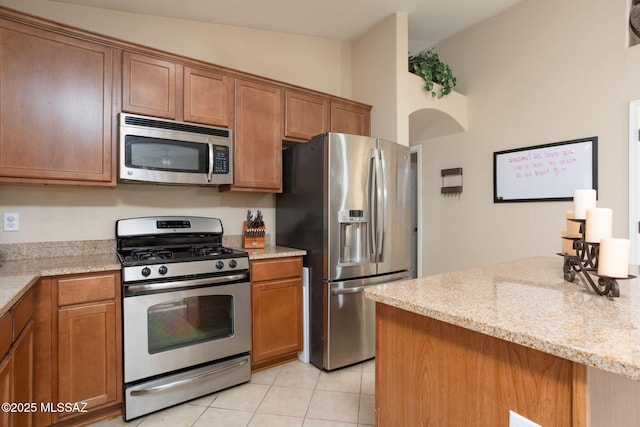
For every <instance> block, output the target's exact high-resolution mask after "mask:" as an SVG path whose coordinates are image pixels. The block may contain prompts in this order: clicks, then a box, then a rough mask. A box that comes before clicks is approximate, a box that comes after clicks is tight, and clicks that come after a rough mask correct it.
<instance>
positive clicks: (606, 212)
mask: <svg viewBox="0 0 640 427" xmlns="http://www.w3.org/2000/svg"><path fill="white" fill-rule="evenodd" d="M585 228H586V231H585V234H584V240H585V242H589V243H600V240H602V239H605V238H607V237H611V234H612V232H613V211H612V210H611V209H609V208H590V209H587V221H586V224H585Z"/></svg>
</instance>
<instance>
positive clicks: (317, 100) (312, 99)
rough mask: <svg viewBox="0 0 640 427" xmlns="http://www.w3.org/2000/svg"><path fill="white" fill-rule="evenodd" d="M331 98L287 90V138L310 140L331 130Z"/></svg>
mask: <svg viewBox="0 0 640 427" xmlns="http://www.w3.org/2000/svg"><path fill="white" fill-rule="evenodd" d="M329 114H330V108H329V100H328V99H326V98H322V97H320V96H311V95H307V94H302V93H297V92H291V91H287V94H286V99H285V123H284V129H285V130H284V135H285V138H293V139H297V140H303V141H308V140H310V139H311V138H313V137H314V136H316V135H318V134H321V133H323V132H326V131H327V130H329Z"/></svg>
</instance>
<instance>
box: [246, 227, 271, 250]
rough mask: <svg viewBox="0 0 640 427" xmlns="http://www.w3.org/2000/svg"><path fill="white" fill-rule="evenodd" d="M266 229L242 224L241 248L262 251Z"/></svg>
mask: <svg viewBox="0 0 640 427" xmlns="http://www.w3.org/2000/svg"><path fill="white" fill-rule="evenodd" d="M266 233H267V229H266V227H265V226H264V225H263V226H262V227H257V228H254V227H249V224H248V223H247V221H244V222H243V223H242V247H243V248H245V249H264V236H265V234H266Z"/></svg>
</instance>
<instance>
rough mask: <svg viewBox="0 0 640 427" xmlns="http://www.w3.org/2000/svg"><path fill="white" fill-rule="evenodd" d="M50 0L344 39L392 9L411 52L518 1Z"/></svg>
mask: <svg viewBox="0 0 640 427" xmlns="http://www.w3.org/2000/svg"><path fill="white" fill-rule="evenodd" d="M50 1H58V2H63V3H72V4H77V5H84V6H90V7H97V8H102V9H113V10H118V11H124V12H132V13H140V14H145V15H158V16H165V17H172V18H179V19H187V20H194V21H204V22H210V23H214V24H223V25H233V26H239V27H248V28H256V29H261V30H268V31H279V32H284V33H291V34H300V35H306V36H314V37H321V38H328V39H336V40H346V41H348V40H353V39H355V38H357V37H358V36H360V35H362V34H364V33H365V32H366V31H367V30H368V29H369V28H371V27H372V26H373V25H375V24H376V23H377V22H379V21H381V20H382V19H384V18H386V17H387V16H389V15H391V14H393V13H395V12H405V13H407V15H408V21H409V51H410V53H416V52H418V51H420V50H424V49H427V48H429V47H432V46H433V45H434V44H436V43H438V42H439V41H441V40H444V39H446V38H447V37H449V36H452V35H453V34H456V33H457V32H460V31H462V30H463V29H465V28H467V27H470V26H472V25H474V24H476V23H478V22H480V21H483V20H485V19H487V18H489V17H491V16H493V15H496V14H498V13H500V12H501V11H503V10H505V9H507V8H509V7H511V6H513V5H515V4H516V3H519V2H521V1H522V0H482V1H478V0H268V1H265V0H180V1H175V0H50Z"/></svg>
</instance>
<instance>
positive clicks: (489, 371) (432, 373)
mask: <svg viewBox="0 0 640 427" xmlns="http://www.w3.org/2000/svg"><path fill="white" fill-rule="evenodd" d="M376 314H377V318H376V319H377V320H376V328H377V329H376V418H377V420H376V425H377V426H378V427H385V426H398V425H402V426H406V427H410V426H454V425H455V426H495V427H500V426H504V427H507V426H508V425H509V410H513V411H515V412H517V413H518V414H520V415H522V416H524V417H526V418H529V419H531V420H532V421H534V422H536V423H538V424H540V425H543V426H545V427H550V426H574V427H577V426H585V425H586V421H585V420H586V398H585V389H586V380H585V372H586V367H585V366H584V365H580V364H576V363H574V362H571V361H569V360H567V359H563V358H560V357H557V356H553V355H550V354H547V353H543V352H541V351H538V350H533V349H529V348H527V347H524V346H521V345H518V344H513V343H510V342H507V341H504V340H501V339H498V338H494V337H491V336H488V335H484V334H481V333H478V332H474V331H471V330H468V329H464V328H461V327H458V326H454V325H451V324H448V323H445V322H441V321H439V320H435V319H432V318H429V317H425V316H421V315H418V314H415V313H412V312H408V311H405V310H402V309H398V308H394V307H391V306H388V305H386V304H381V303H378V304H377V306H376Z"/></svg>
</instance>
